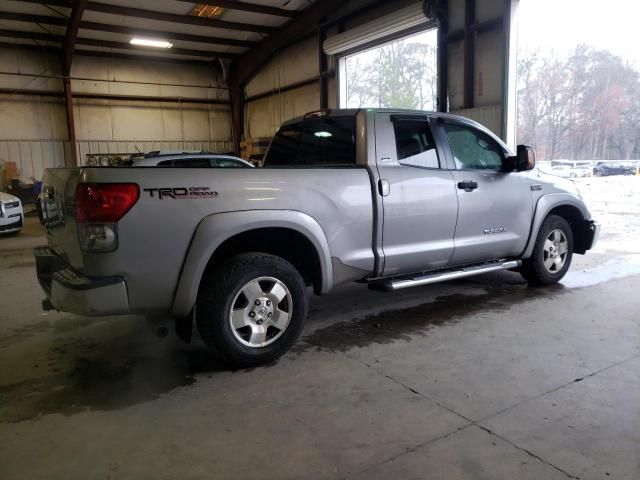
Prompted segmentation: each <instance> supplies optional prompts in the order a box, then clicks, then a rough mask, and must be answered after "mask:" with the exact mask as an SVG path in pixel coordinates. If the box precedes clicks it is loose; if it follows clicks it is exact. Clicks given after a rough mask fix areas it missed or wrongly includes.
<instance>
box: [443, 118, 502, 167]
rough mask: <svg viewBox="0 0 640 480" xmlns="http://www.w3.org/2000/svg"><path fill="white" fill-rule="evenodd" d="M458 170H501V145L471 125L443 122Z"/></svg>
mask: <svg viewBox="0 0 640 480" xmlns="http://www.w3.org/2000/svg"><path fill="white" fill-rule="evenodd" d="M442 128H443V130H444V132H445V133H446V135H447V138H448V140H449V146H450V147H451V153H452V154H453V158H454V160H455V163H456V168H457V169H458V170H502V162H503V160H504V152H503V150H502V147H500V145H499V144H498V142H496V141H495V140H494V139H493V138H491V137H490V136H489V135H487V134H486V133H484V132H482V131H480V130H477V129H475V128H473V127H469V126H466V125H460V124H456V123H448V122H443V123H442Z"/></svg>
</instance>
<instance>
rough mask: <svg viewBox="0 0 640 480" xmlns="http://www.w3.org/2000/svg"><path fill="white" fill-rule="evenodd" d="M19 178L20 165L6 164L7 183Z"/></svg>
mask: <svg viewBox="0 0 640 480" xmlns="http://www.w3.org/2000/svg"><path fill="white" fill-rule="evenodd" d="M14 178H18V164H17V163H16V162H4V179H5V181H6V182H7V183H9V182H11V180H13V179H14Z"/></svg>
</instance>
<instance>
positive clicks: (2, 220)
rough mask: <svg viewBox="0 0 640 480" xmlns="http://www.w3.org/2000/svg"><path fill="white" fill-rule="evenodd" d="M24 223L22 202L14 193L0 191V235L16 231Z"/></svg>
mask: <svg viewBox="0 0 640 480" xmlns="http://www.w3.org/2000/svg"><path fill="white" fill-rule="evenodd" d="M23 224H24V211H23V209H22V202H21V201H20V199H19V198H18V197H16V196H14V195H11V194H8V193H5V192H0V235H2V234H8V233H17V232H19V231H20V230H22V225H23Z"/></svg>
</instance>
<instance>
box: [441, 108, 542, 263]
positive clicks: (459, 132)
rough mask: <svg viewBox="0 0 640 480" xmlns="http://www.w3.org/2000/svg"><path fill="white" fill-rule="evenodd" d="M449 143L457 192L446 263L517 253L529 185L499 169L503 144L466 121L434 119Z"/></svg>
mask: <svg viewBox="0 0 640 480" xmlns="http://www.w3.org/2000/svg"><path fill="white" fill-rule="evenodd" d="M438 125H439V128H440V129H441V130H440V131H441V132H442V133H443V136H444V137H446V139H447V141H448V144H449V147H450V148H449V152H448V153H450V155H451V160H452V162H451V163H452V165H451V167H452V168H455V169H453V170H452V174H453V177H454V181H455V185H456V192H457V197H458V205H459V211H458V223H457V226H456V233H455V237H454V245H455V252H454V254H453V257H452V259H451V265H464V264H469V263H477V262H483V261H487V260H495V259H502V258H509V257H517V256H519V255H520V254H521V253H522V251H523V250H524V248H525V245H526V243H527V240H528V237H529V230H530V228H531V219H532V215H533V206H532V199H531V192H530V186H529V185H528V184H527V183H526V182H524V180H523V178H522V175H521V174H519V173H517V172H505V171H504V170H503V168H504V167H503V164H504V161H505V157H506V155H507V154H508V151H507V150H506V148H505V147H504V146H503V145H501V143H500V142H499V141H498V140H497V139H495V138H494V137H493V136H492V135H489V134H488V133H487V132H484V131H482V130H480V129H478V128H476V127H474V126H472V125H469V124H465V123H457V122H452V121H448V120H440V121H439V122H438Z"/></svg>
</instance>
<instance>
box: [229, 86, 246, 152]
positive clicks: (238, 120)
mask: <svg viewBox="0 0 640 480" xmlns="http://www.w3.org/2000/svg"><path fill="white" fill-rule="evenodd" d="M229 101H230V102H231V105H230V107H229V108H230V113H231V134H232V139H233V150H234V152H235V153H236V155H238V156H240V141H242V137H243V136H244V87H243V86H242V85H235V86H229Z"/></svg>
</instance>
